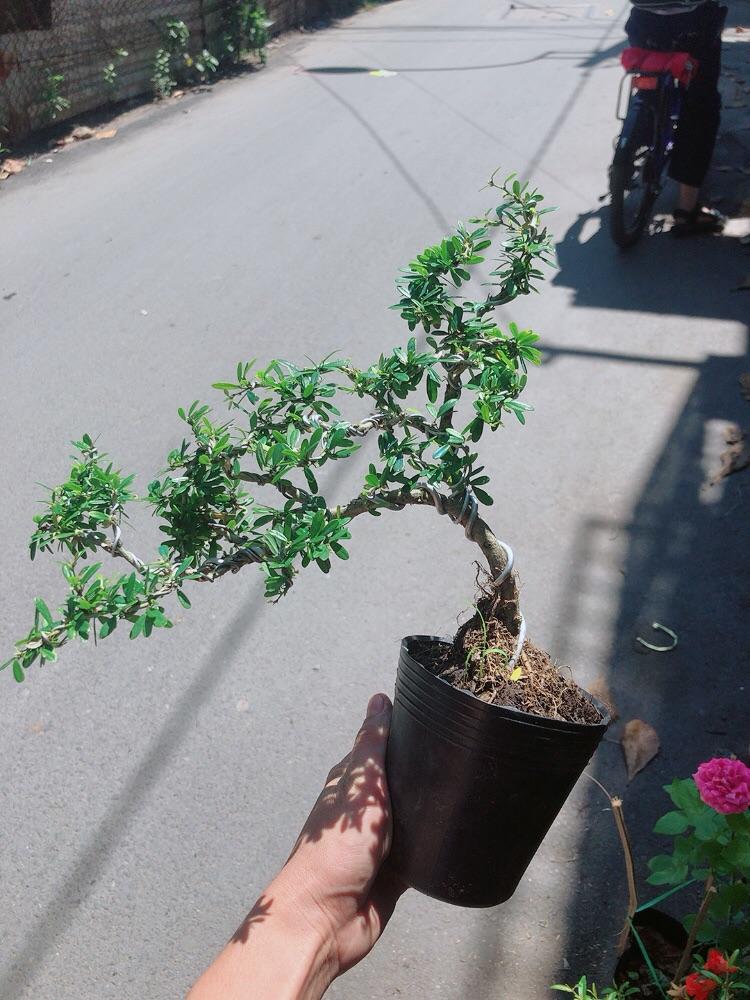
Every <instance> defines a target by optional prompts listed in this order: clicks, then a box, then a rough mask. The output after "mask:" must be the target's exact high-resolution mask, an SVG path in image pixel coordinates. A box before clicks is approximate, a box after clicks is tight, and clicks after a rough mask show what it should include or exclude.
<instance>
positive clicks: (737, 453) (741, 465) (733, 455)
mask: <svg viewBox="0 0 750 1000" xmlns="http://www.w3.org/2000/svg"><path fill="white" fill-rule="evenodd" d="M724 440H725V441H726V443H727V447H726V448H725V449H724V451H723V452H722V453H721V455H719V460H720V461H721V468H720V469H719V471H718V472H717V473H716V475H715V476H714V477H713V479H712V480H711V482H712V483H718V482H720V481H721V480H722V479H726V477H727V476H731V475H732V473H733V472H741V471H742V470H743V469H747V468H748V467H750V442H749V441H748V439H747V434H746V433H745V431H743V430H742V429H741V428H740V427H738V426H737V424H730V425H729V426H728V427H727V429H726V431H725V433H724Z"/></svg>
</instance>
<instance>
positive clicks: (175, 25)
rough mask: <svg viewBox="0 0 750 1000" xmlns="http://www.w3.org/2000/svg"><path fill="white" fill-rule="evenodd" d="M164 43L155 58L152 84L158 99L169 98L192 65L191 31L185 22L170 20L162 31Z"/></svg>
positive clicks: (165, 23)
mask: <svg viewBox="0 0 750 1000" xmlns="http://www.w3.org/2000/svg"><path fill="white" fill-rule="evenodd" d="M161 38H162V42H161V45H160V46H159V48H158V49H157V50H156V55H155V56H154V71H153V76H152V77H151V83H152V84H153V87H154V94H155V95H156V97H160V98H164V97H169V95H170V94H171V93H172V91H173V90H174V89H175V87H176V86H177V84H178V83H179V82H183V81H184V79H185V77H186V73H187V70H188V68H189V66H190V65H191V64H192V60H191V58H190V54H189V52H188V45H189V43H190V29H189V28H188V26H187V25H186V24H185V22H184V21H180V20H177V19H175V18H170V19H169V20H167V21H165V22H164V24H163V26H162V29H161Z"/></svg>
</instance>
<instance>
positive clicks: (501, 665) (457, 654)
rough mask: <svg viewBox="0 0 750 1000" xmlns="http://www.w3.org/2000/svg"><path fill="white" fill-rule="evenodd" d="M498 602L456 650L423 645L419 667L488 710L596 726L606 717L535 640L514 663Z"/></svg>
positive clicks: (465, 628)
mask: <svg viewBox="0 0 750 1000" xmlns="http://www.w3.org/2000/svg"><path fill="white" fill-rule="evenodd" d="M497 603H498V602H497V600H496V599H495V598H493V597H491V596H489V595H484V596H483V597H482V598H481V599H480V600H479V602H478V603H477V611H476V613H475V614H474V615H473V616H472V617H471V618H470V619H469V620H468V621H467V622H465V623H464V624H463V625H462V626H461V627H460V628H459V630H458V632H457V633H456V637H455V639H454V640H453V644H452V645H451V646H445V645H442V644H437V643H433V642H423V643H420V644H419V645H418V646H416V647H415V648H414V654H415V656H416V657H417V659H418V660H419V662H420V663H421V664H422V665H423V666H425V667H426V668H427V669H428V670H430V671H431V672H432V673H434V674H436V675H437V676H438V677H442V678H443V680H446V681H448V683H449V684H451V685H452V686H453V687H455V688H459V689H461V690H464V691H468V692H469V693H470V694H473V695H475V696H476V697H477V698H480V699H481V700H482V701H484V702H487V704H488V705H503V706H507V707H509V708H517V709H520V710H521V711H522V712H528V713H529V714H531V715H538V716H541V717H543V718H547V719H558V720H563V721H565V722H579V723H587V724H589V725H596V724H597V723H599V722H601V721H602V716H601V714H600V712H599V711H598V709H597V708H596V707H595V705H593V704H592V702H591V701H589V699H588V697H587V696H586V694H585V692H584V691H582V689H581V688H579V687H578V685H577V684H575V683H574V681H572V680H569V679H568V678H567V677H564V676H563V675H562V674H561V673H560V671H559V670H558V668H557V667H556V666H555V664H554V663H553V662H552V659H551V657H550V656H549V654H548V653H545V652H544V650H542V649H539V647H538V646H535V645H534V644H533V643H532V642H531V641H530V640H528V639H526V640H525V641H524V644H523V647H522V649H521V653H520V656H519V657H518V659H517V661H516V662H515V663H512V662H511V661H512V658H513V654H514V651H515V648H516V645H517V642H518V640H517V637H516V636H515V635H513V633H512V632H511V631H510V629H509V627H508V625H507V624H506V623H505V622H503V621H501V620H500V618H501V609H498V607H497Z"/></svg>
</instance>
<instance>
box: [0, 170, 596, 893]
mask: <svg viewBox="0 0 750 1000" xmlns="http://www.w3.org/2000/svg"><path fill="white" fill-rule="evenodd" d="M490 187H491V188H493V189H495V190H498V191H499V193H500V199H499V200H500V203H499V205H497V207H496V208H495V209H494V210H493V211H492V212H490V213H487V214H485V215H484V216H482V217H481V218H476V219H473V220H472V221H471V223H470V224H469V225H468V226H463V225H461V226H459V227H458V228H457V229H456V231H455V232H454V234H453V235H451V236H449V237H447V238H446V239H444V240H442V242H440V243H438V244H437V245H435V246H431V247H428V248H427V249H426V250H424V251H423V252H422V253H420V254H419V255H418V256H417V257H416V258H415V259H414V260H413V261H412V262H411V264H410V265H409V266H408V268H406V269H405V270H404V272H403V273H402V275H401V277H400V278H399V279H398V281H397V287H398V291H399V295H400V299H399V302H398V303H397V305H396V306H395V307H394V308H396V309H398V310H399V312H400V314H401V316H402V318H403V319H404V320H405V321H406V324H407V326H408V327H409V330H410V331H411V332H412V333H414V332H415V331H417V330H419V331H420V332H419V336H416V335H414V336H411V337H410V338H409V339H408V341H407V343H406V346H404V347H398V348H396V349H395V350H393V351H391V352H390V353H389V354H382V355H381V356H380V357H379V358H378V360H377V361H376V362H375V363H374V364H372V365H371V366H370V367H369V368H366V369H360V368H357V367H355V366H354V365H353V364H352V363H351V362H349V361H346V360H343V359H341V358H338V357H335V356H329V357H326V358H324V359H323V360H322V361H320V362H319V363H317V364H315V363H312V362H311V363H309V364H307V365H306V366H303V367H300V366H298V365H296V364H293V363H291V362H289V361H281V360H276V361H271V362H270V364H268V365H267V366H266V367H264V368H261V369H260V370H256V368H255V363H254V362H248V363H241V364H240V365H238V367H237V371H236V374H235V378H234V380H233V381H231V382H229V381H227V382H218V383H216V384H215V386H214V387H215V388H216V389H218V390H220V391H221V392H222V393H223V394H224V399H225V402H226V404H227V406H228V409H229V417H228V418H227V417H223V418H221V419H217V418H216V417H214V415H213V414H212V411H211V410H210V409H209V407H208V405H206V404H203V403H200V402H197V401H196V402H194V403H192V404H191V405H190V406H189V407H188V408H187V409H186V410H183V409H180V410H179V411H178V412H179V416H180V418H181V419H182V420H183V421H184V422H185V423H186V424H187V427H188V429H189V432H190V433H189V435H188V437H187V438H186V439H185V440H184V441H183V442H182V444H181V445H180V447H179V448H176V449H175V450H174V451H172V452H171V453H170V454H169V455H168V456H167V469H166V471H165V472H163V473H162V474H161V475H160V476H159V477H158V478H156V479H154V480H153V481H152V482H151V483H150V484H149V486H148V490H147V494H146V496H145V498H144V499H145V502H146V503H147V504H149V505H150V507H151V509H152V511H153V514H154V516H155V517H156V518H157V519H158V521H159V529H160V531H161V532H162V533H163V535H164V540H163V542H162V544H161V545H160V546H159V549H158V552H157V553H155V554H154V555H153V556H152V557H151V558H149V559H146V558H144V557H143V556H140V555H136V554H135V553H134V552H132V551H131V550H130V549H129V548H128V547H126V542H125V539H124V530H125V526H126V522H127V511H128V508H129V505H130V504H132V503H134V502H135V501H136V499H137V498H136V496H135V494H134V492H133V490H132V483H133V476H131V475H123V474H122V473H121V472H119V471H118V470H117V469H116V468H115V467H114V466H113V465H112V464H111V463H110V462H108V461H107V460H106V458H105V456H104V455H102V454H100V452H99V450H98V448H97V445H96V444H95V442H94V440H93V439H92V438H91V437H90V436H88V435H84V436H83V437H82V438H81V439H80V440H79V441H75V442H74V447H75V448H76V451H77V453H78V454H77V456H76V459H75V461H74V464H73V467H72V469H71V472H70V476H69V478H68V480H67V481H66V482H64V483H63V484H62V485H60V486H58V487H56V488H54V489H52V490H51V491H50V494H49V497H48V498H47V501H46V505H45V509H44V511H43V513H41V514H40V515H39V516H38V517H36V518H35V521H36V530H35V531H34V533H33V535H32V538H31V556H32V558H33V557H34V556H35V555H36V553H37V552H40V551H41V552H49V551H53V550H58V551H62V552H63V553H64V560H63V563H62V572H63V575H64V577H65V581H66V584H67V588H68V590H67V595H66V597H65V600H64V603H63V604H62V606H61V607H60V608H59V610H58V611H57V612H56V613H53V612H52V611H51V610H50V608H49V606H48V605H47V604H46V603H45V602H44V601H43V600H42V599H41V598H38V599H37V601H36V611H35V616H34V623H33V626H32V628H31V630H30V631H29V633H28V634H27V635H26V636H25V637H24V638H23V639H21V640H20V641H19V642H18V643H17V644H16V650H15V653H14V655H13V656H12V657H11V659H10V660H8V661H7V663H6V664H5V666H6V667H8V666H10V668H11V671H12V674H13V676H14V677H15V679H16V680H17V681H22V680H23V679H24V676H25V674H26V671H27V670H28V669H29V668H30V667H31V666H32V665H33V664H34V663H35V662H42V663H43V662H46V661H52V660H54V659H55V658H56V656H57V652H58V649H59V648H60V647H61V646H63V645H64V644H65V643H67V642H68V641H70V640H72V639H75V638H79V639H83V640H87V639H90V638H92V637H93V638H98V639H104V638H106V637H107V636H108V635H110V634H111V633H112V632H113V631H114V629H115V628H117V627H118V626H119V625H120V624H122V623H127V627H128V628H129V630H130V636H131V638H133V639H135V638H137V637H139V636H149V635H150V634H151V633H152V631H153V630H154V629H156V628H170V627H171V626H172V622H171V620H170V618H169V612H168V602H169V600H170V598H171V597H172V596H174V598H175V599H176V600H177V601H179V602H180V603H181V604H182V605H183V606H185V607H189V606H190V599H189V597H188V595H187V593H186V591H187V590H188V588H189V585H190V584H193V583H206V582H214V581H217V580H219V579H220V578H221V577H224V576H226V575H227V574H228V573H237V572H239V571H240V570H243V569H244V568H245V567H246V566H249V565H250V564H257V565H258V566H259V567H260V569H261V570H262V572H263V574H264V577H265V593H266V596H267V597H268V598H269V599H270V600H271V601H277V600H278V599H280V598H281V597H282V596H283V595H284V594H286V592H287V591H288V590H289V588H290V587H291V586H292V584H293V582H294V578H295V575H296V574H297V572H299V569H300V568H304V567H307V566H310V565H312V564H315V565H316V566H317V567H318V568H319V569H320V570H322V571H323V572H324V573H328V572H329V571H330V569H331V565H332V563H333V562H334V561H335V560H336V559H347V558H348V552H347V548H346V542H347V540H348V539H349V538H350V537H351V530H352V525H353V522H354V521H355V520H356V519H357V518H358V517H362V516H364V515H369V516H372V517H380V516H381V515H383V514H384V513H387V515H388V516H391V513H390V512H393V511H398V510H403V509H404V508H405V507H407V506H411V505H419V506H423V507H429V508H432V509H433V510H434V511H435V512H437V513H438V514H446V515H448V517H450V519H451V520H452V521H454V522H455V523H456V524H457V525H459V526H460V527H461V528H462V529H463V531H464V532H465V535H466V537H467V539H468V540H470V541H471V542H473V543H474V544H475V545H476V546H478V549H479V551H480V552H481V555H482V556H483V559H484V563H485V568H484V570H483V571H482V570H480V571H479V572H478V574H477V582H478V586H479V596H478V598H477V604H476V609H475V613H474V614H473V615H472V616H471V617H470V618H469V620H468V621H466V622H465V623H464V624H463V625H462V626H461V627H460V628H459V630H458V633H457V635H456V637H455V639H454V640H453V642H452V644H451V643H448V642H443V641H440V640H434V639H425V637H420V636H411V637H408V638H406V639H404V641H403V644H402V648H401V658H400V661H399V669H398V676H397V682H396V692H395V700H394V712H393V719H392V725H391V730H390V738H389V744H388V788H389V791H390V798H391V803H392V807H393V824H394V830H393V847H392V851H391V855H390V863H391V864H392V865H393V866H394V867H395V869H396V870H398V871H399V872H400V873H401V877H402V878H404V879H405V880H406V881H407V882H408V883H409V884H410V885H412V886H414V887H416V888H419V889H421V890H422V891H424V892H426V893H428V894H429V895H433V896H437V897H438V898H441V899H446V900H449V901H452V902H456V903H461V904H465V905H474V906H488V905H494V904H495V903H497V902H501V901H502V900H504V899H507V898H508V897H509V896H510V895H511V894H512V892H513V891H514V889H515V886H516V885H517V883H518V880H519V879H520V878H521V875H522V874H523V871H524V870H525V868H526V866H527V865H528V864H529V862H530V860H531V858H532V857H533V855H534V852H535V851H536V849H537V847H538V845H539V843H540V842H541V840H542V838H543V837H544V835H545V833H546V831H547V829H548V828H549V825H550V824H551V823H552V821H553V820H554V817H555V815H556V814H557V812H558V810H559V809H560V808H561V806H562V804H563V803H564V801H565V799H566V797H567V795H568V793H569V792H570V789H571V788H572V786H573V784H574V783H575V781H576V780H577V778H578V777H579V775H580V773H581V770H582V769H583V767H585V765H586V763H587V762H588V759H589V758H590V756H591V754H592V753H593V752H594V750H595V748H596V746H597V744H598V742H599V740H600V739H601V737H602V734H603V733H604V730H605V728H606V723H607V717H606V711H605V710H604V709H603V708H602V706H597V704H596V703H595V702H594V700H593V699H592V698H591V697H590V696H589V695H587V694H586V693H585V692H583V691H582V690H581V689H580V688H578V687H577V686H576V685H575V684H574V683H573V682H572V681H571V680H568V679H566V678H564V677H563V676H562V674H561V673H560V672H559V671H558V670H557V669H556V667H555V666H554V664H553V662H552V660H551V659H550V657H549V655H548V654H547V653H545V652H543V651H542V650H540V649H538V648H536V647H535V646H534V645H533V644H532V643H531V642H530V641H529V640H528V639H527V638H526V634H525V631H526V630H525V624H524V620H523V616H522V615H521V613H520V609H519V601H518V590H517V585H516V581H515V578H514V575H513V572H512V569H513V556H512V552H511V550H510V548H509V547H508V546H507V545H506V544H505V543H504V542H501V541H500V540H499V539H498V538H497V536H496V535H495V533H494V532H493V530H492V529H491V528H490V527H489V525H488V524H487V522H486V521H485V520H484V518H483V517H481V516H480V514H479V505H480V504H481V505H484V506H489V505H491V504H492V502H493V501H492V497H491V496H490V494H489V493H488V491H487V487H488V485H489V476H488V475H487V474H486V472H485V469H484V467H483V465H482V464H481V460H480V458H479V453H478V444H479V442H480V441H481V439H482V435H483V434H484V433H485V431H486V430H487V429H488V428H489V430H492V431H494V430H497V428H499V427H500V426H501V425H502V423H503V420H504V419H505V418H506V417H508V416H511V417H513V418H514V419H518V420H520V422H521V423H524V420H525V414H526V411H527V410H528V409H530V407H529V405H528V404H527V403H525V402H522V401H521V400H520V398H519V397H520V395H521V393H522V392H523V390H524V389H525V387H526V379H527V368H528V366H529V365H534V364H538V362H539V360H540V355H539V351H538V350H537V348H536V347H535V343H536V341H537V336H536V334H534V333H533V332H532V331H530V330H525V329H521V328H520V327H518V326H516V325H515V324H513V323H511V324H510V325H509V326H508V328H507V329H506V330H503V329H501V328H500V327H499V326H498V324H497V322H496V321H495V319H494V312H495V310H496V309H497V308H498V307H499V306H504V305H507V304H508V303H509V302H512V301H513V300H514V299H515V298H516V297H517V296H519V295H526V294H528V293H529V292H530V291H532V290H534V282H535V281H536V280H537V279H539V278H541V277H542V275H541V272H540V271H539V269H538V263H539V262H549V261H550V257H551V242H550V238H549V236H548V234H547V230H546V228H544V226H543V225H542V215H543V212H544V211H546V210H545V209H543V208H541V202H542V196H541V195H540V194H539V193H538V192H537V191H535V190H531V189H529V187H528V186H527V185H523V184H521V183H520V182H519V181H518V180H516V179H515V178H513V177H511V178H509V179H508V180H506V181H505V182H504V183H502V184H496V183H495V181H494V178H493V179H491V180H490ZM498 237H499V238H498ZM495 241H496V242H497V244H499V245H498V246H497V247H496V261H497V264H496V266H495V267H494V269H493V270H491V272H490V275H489V278H490V280H489V283H488V284H486V285H484V286H480V287H482V294H481V297H479V298H469V297H468V296H467V290H466V289H464V293H463V295H459V292H460V290H461V289H462V287H464V286H465V285H466V283H468V282H470V281H471V279H472V277H473V276H474V275H475V274H476V269H477V268H478V267H479V266H480V265H482V264H483V263H484V261H485V254H486V252H487V251H488V250H489V249H490V247H491V246H492V244H493V242H495ZM476 287H477V286H476V285H473V286H472V288H473V290H474V294H475V295H476V294H477V292H476ZM469 291H471V290H469ZM346 395H350V396H351V395H354V396H358V397H360V398H361V399H366V400H368V401H369V404H370V413H369V415H368V416H366V417H365V418H364V419H360V420H357V421H354V422H353V421H350V420H348V419H347V418H346V416H345V415H344V413H343V410H342V402H341V401H342V398H343V397H345V396H346ZM368 434H375V435H377V443H378V454H377V458H376V459H375V460H374V461H373V462H371V463H370V464H369V466H368V468H367V471H366V472H365V475H364V481H363V483H362V488H361V489H360V490H359V492H358V493H357V495H356V496H354V497H352V498H351V499H350V500H348V502H343V503H340V502H331V501H330V500H329V499H327V498H326V497H325V496H324V495H323V494H322V493H321V484H320V475H321V472H322V471H324V469H325V467H326V466H327V465H328V464H329V463H331V462H337V461H341V460H345V459H347V458H350V457H351V456H352V455H353V454H354V453H355V452H356V451H357V450H358V449H359V447H360V446H361V441H362V439H363V438H365V437H366V436H367V435H368ZM100 556H108V557H111V558H112V559H113V560H114V561H115V562H119V563H122V564H125V569H124V571H122V572H120V573H116V574H115V575H110V574H106V573H104V572H102V565H103V563H102V561H101V560H100ZM415 790H416V793H415ZM499 859H502V863H501V862H500V860H499Z"/></svg>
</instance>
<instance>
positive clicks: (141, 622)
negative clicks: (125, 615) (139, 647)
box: [130, 615, 149, 639]
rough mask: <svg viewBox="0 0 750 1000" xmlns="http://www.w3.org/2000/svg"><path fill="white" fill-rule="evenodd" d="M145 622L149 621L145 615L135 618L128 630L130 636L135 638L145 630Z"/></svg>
mask: <svg viewBox="0 0 750 1000" xmlns="http://www.w3.org/2000/svg"><path fill="white" fill-rule="evenodd" d="M147 623H149V619H148V618H147V617H146V616H145V615H141V616H140V617H139V618H136V620H135V622H134V623H133V627H132V628H131V630H130V638H131V639H137V638H138V636H139V635H140V634H141V632H143V631H144V630H145V628H146V625H147Z"/></svg>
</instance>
